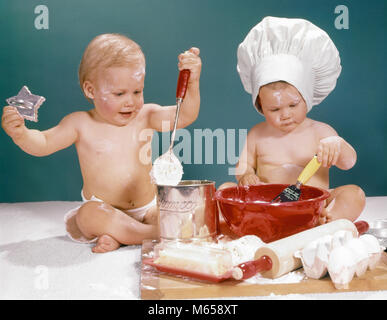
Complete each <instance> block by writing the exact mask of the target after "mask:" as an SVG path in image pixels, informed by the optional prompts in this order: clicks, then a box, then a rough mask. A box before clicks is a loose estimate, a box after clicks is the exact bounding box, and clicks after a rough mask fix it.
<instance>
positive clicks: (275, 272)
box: [232, 219, 369, 280]
mask: <svg viewBox="0 0 387 320" xmlns="http://www.w3.org/2000/svg"><path fill="white" fill-rule="evenodd" d="M368 228H369V226H368V223H367V222H366V221H358V222H356V223H352V222H351V221H349V220H347V219H339V220H335V221H332V222H329V223H327V224H323V225H320V226H318V227H314V228H312V229H308V230H306V231H302V232H299V233H296V234H294V235H292V236H289V237H286V238H283V239H280V240H277V241H274V242H270V243H268V244H266V245H264V246H262V247H260V248H259V249H258V250H257V252H256V253H255V260H253V261H248V262H245V263H242V264H240V265H238V266H237V267H236V268H234V270H233V274H232V276H233V278H234V279H237V280H242V279H248V278H250V277H252V276H254V275H255V274H257V273H261V275H262V276H263V277H265V278H271V279H274V278H278V277H280V276H282V275H284V274H286V273H288V272H290V271H293V270H295V269H298V268H300V267H301V266H302V262H301V259H299V258H295V257H294V253H295V252H296V251H298V250H301V249H303V248H304V247H305V246H306V245H307V244H308V243H310V242H312V241H314V240H316V239H318V238H320V237H323V236H325V235H333V234H334V233H335V232H337V231H340V230H348V231H350V232H352V234H353V235H354V237H357V236H358V235H359V234H362V233H364V232H366V231H367V230H368Z"/></svg>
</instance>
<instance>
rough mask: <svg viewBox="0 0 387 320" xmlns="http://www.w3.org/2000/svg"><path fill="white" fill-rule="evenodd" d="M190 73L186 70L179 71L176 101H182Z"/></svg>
mask: <svg viewBox="0 0 387 320" xmlns="http://www.w3.org/2000/svg"><path fill="white" fill-rule="evenodd" d="M190 73H191V72H190V71H189V70H188V69H184V70H181V71H180V72H179V78H178V80H177V88H176V99H181V100H183V99H184V97H185V93H186V92H187V86H188V80H189V75H190Z"/></svg>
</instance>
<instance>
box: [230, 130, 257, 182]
mask: <svg viewBox="0 0 387 320" xmlns="http://www.w3.org/2000/svg"><path fill="white" fill-rule="evenodd" d="M256 139H257V132H256V130H255V128H253V129H251V130H250V131H249V133H248V135H247V139H246V142H245V145H244V147H243V150H242V153H241V155H240V157H239V161H238V164H237V167H236V170H235V175H236V179H237V180H238V182H239V184H242V185H249V184H259V183H260V180H259V178H258V176H257V175H256V170H257V155H256Z"/></svg>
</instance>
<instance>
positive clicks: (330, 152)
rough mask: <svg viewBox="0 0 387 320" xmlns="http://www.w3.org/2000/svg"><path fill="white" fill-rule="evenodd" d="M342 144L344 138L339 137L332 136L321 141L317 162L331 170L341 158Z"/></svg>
mask: <svg viewBox="0 0 387 320" xmlns="http://www.w3.org/2000/svg"><path fill="white" fill-rule="evenodd" d="M342 142H343V138H341V137H339V136H331V137H327V138H324V139H321V140H320V144H319V146H318V149H317V160H318V161H319V162H321V164H322V166H323V167H328V168H330V167H331V166H334V165H336V163H337V160H338V159H339V156H340V151H341V143H342Z"/></svg>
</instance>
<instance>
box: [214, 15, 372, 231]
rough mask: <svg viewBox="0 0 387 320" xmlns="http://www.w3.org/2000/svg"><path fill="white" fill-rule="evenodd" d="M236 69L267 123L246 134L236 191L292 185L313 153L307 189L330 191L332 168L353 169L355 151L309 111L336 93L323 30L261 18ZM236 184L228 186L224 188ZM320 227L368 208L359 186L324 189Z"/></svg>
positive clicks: (335, 66) (331, 51)
mask: <svg viewBox="0 0 387 320" xmlns="http://www.w3.org/2000/svg"><path fill="white" fill-rule="evenodd" d="M237 54H238V65H237V70H238V72H239V75H240V78H241V80H242V83H243V86H244V89H245V90H246V91H247V92H248V93H250V94H251V96H252V103H253V106H254V108H255V109H256V110H257V111H258V112H260V113H261V114H262V115H263V116H264V117H265V121H264V122H261V123H258V124H257V125H255V126H254V127H253V128H252V129H251V130H250V131H249V133H248V136H247V140H246V143H245V146H244V149H243V151H242V153H241V156H240V158H239V162H238V164H237V168H236V178H237V180H238V182H239V184H241V185H250V184H263V183H286V184H294V183H295V182H296V181H297V178H298V176H299V174H300V173H301V171H302V169H303V168H304V167H305V165H306V164H307V163H308V162H309V161H310V160H311V159H312V158H313V156H314V155H315V154H317V157H318V161H319V162H321V167H320V169H319V170H318V171H317V172H316V173H315V175H314V176H313V177H312V178H311V179H310V180H309V182H308V183H307V184H308V185H311V186H316V187H320V188H324V189H329V188H330V186H329V169H330V168H331V167H332V166H336V167H338V168H340V169H342V170H349V169H351V168H352V167H353V166H354V165H355V163H356V151H355V150H354V148H353V147H352V146H351V145H350V144H349V143H348V142H347V141H346V140H345V139H344V138H342V137H340V136H339V135H338V133H337V132H336V131H335V129H333V128H332V127H331V126H329V125H328V124H325V123H322V122H319V121H316V120H312V119H310V118H308V117H307V113H308V112H309V111H310V110H311V109H312V107H313V106H315V105H318V104H319V103H320V102H321V101H323V100H324V99H325V98H326V97H327V96H328V94H329V93H330V92H331V91H332V90H333V89H334V88H335V86H336V80H337V78H338V77H339V75H340V72H341V65H340V57H339V52H338V51H337V49H336V47H335V45H334V43H333V42H332V40H331V39H330V38H329V36H328V35H327V33H326V32H324V31H323V30H321V29H320V28H318V27H316V26H315V25H313V24H312V23H311V22H309V21H306V20H303V19H287V18H275V17H266V18H264V19H263V20H262V21H261V22H260V23H258V24H257V25H256V26H255V27H254V28H252V29H251V30H250V32H249V33H248V34H247V36H246V38H245V39H244V41H243V42H242V43H241V44H240V45H239V48H238V52H237ZM230 185H235V183H231V182H227V183H225V184H223V185H222V186H220V188H224V187H227V186H230ZM329 191H330V197H329V198H328V199H327V201H326V205H325V209H324V210H323V213H322V215H321V217H320V223H326V222H329V221H331V220H335V219H338V218H346V219H349V220H351V221H354V220H355V219H356V218H357V217H358V216H359V215H360V213H361V212H362V210H363V208H364V205H365V195H364V192H363V191H362V189H361V188H359V187H358V186H356V185H344V186H340V187H337V188H334V189H329Z"/></svg>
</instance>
